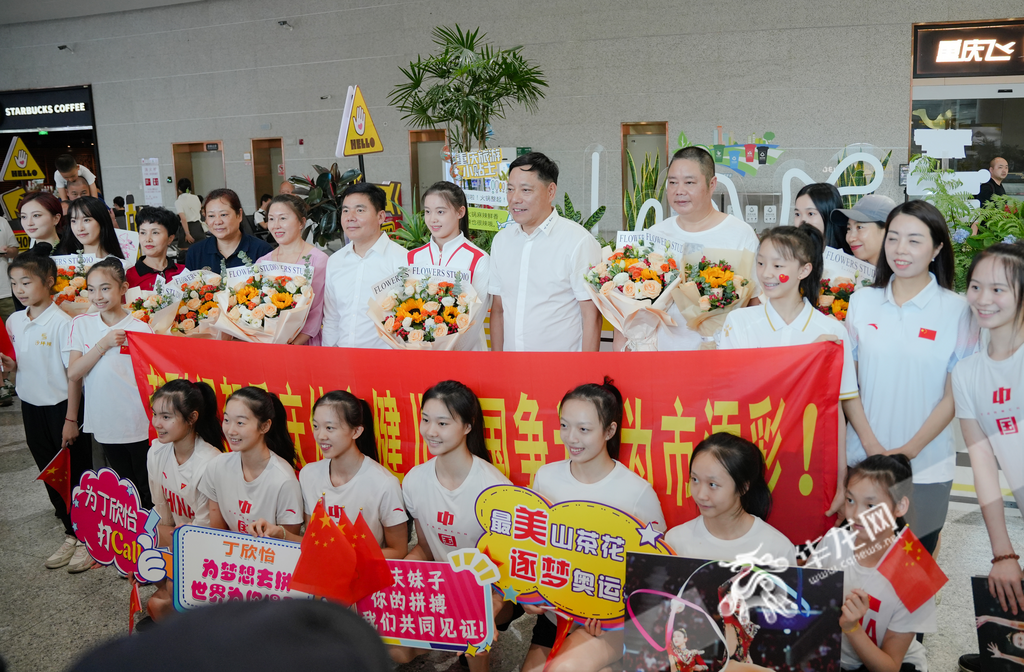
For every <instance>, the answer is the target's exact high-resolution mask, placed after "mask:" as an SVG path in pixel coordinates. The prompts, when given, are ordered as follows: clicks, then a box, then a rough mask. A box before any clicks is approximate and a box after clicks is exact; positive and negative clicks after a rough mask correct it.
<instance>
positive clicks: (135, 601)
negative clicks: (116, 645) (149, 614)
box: [128, 581, 142, 635]
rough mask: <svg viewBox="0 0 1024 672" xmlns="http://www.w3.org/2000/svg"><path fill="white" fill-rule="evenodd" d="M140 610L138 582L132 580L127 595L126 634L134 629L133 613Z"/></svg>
mask: <svg viewBox="0 0 1024 672" xmlns="http://www.w3.org/2000/svg"><path fill="white" fill-rule="evenodd" d="M140 611H142V601H141V600H139V584H137V583H135V581H132V593H131V595H130V596H129V597H128V634H129V635H130V634H132V630H134V629H135V614H137V613H139V612H140Z"/></svg>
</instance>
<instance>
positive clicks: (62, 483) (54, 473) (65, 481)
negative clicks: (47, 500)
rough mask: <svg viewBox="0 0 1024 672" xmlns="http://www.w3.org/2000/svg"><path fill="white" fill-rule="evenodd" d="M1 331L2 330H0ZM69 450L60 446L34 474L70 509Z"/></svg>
mask: <svg viewBox="0 0 1024 672" xmlns="http://www.w3.org/2000/svg"><path fill="white" fill-rule="evenodd" d="M0 331H2V330H0ZM70 472H71V451H70V450H68V449H67V448H61V449H60V452H59V453H57V454H56V455H54V457H53V459H52V460H50V463H49V464H48V465H46V468H45V469H43V471H42V472H41V473H40V474H39V475H38V476H36V480H37V481H42V482H43V483H46V484H47V485H48V486H50V487H51V488H53V489H54V490H56V491H57V492H58V493H60V496H61V499H63V500H64V506H66V507H67V509H68V511H70V510H71V475H70Z"/></svg>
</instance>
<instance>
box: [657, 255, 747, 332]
mask: <svg viewBox="0 0 1024 672" xmlns="http://www.w3.org/2000/svg"><path fill="white" fill-rule="evenodd" d="M709 259H718V261H717V262H712V261H709ZM753 266H754V254H753V252H751V251H750V250H704V252H703V256H701V259H700V261H699V262H697V263H694V264H686V281H685V282H683V283H681V284H680V285H678V286H677V287H676V288H675V290H674V291H673V292H672V298H673V299H675V302H676V307H678V308H679V312H680V313H681V314H682V316H683V319H684V320H686V326H687V327H688V328H689V329H692V330H693V331H696V332H697V333H699V334H700V336H701V339H702V340H703V343H701V346H700V349H701V350H714V349H715V338H714V337H715V334H716V333H717V332H718V331H719V330H721V328H722V325H724V324H725V318H726V315H728V313H729V311H731V310H735V309H737V308H742V307H744V306H745V305H747V303H748V302H749V301H750V299H751V298H752V297H753V295H754V289H755V285H754V283H752V282H751V281H750V280H749V274H750V272H751V270H752V269H753Z"/></svg>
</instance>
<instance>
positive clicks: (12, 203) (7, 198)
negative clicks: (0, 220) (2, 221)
mask: <svg viewBox="0 0 1024 672" xmlns="http://www.w3.org/2000/svg"><path fill="white" fill-rule="evenodd" d="M24 195H25V190H24V189H22V188H21V187H15V188H14V189H11V190H10V191H5V192H4V193H2V194H0V202H2V203H3V208H4V215H5V216H6V217H7V219H8V220H11V221H13V220H16V219H18V205H19V204H20V203H21V197H22V196H24Z"/></svg>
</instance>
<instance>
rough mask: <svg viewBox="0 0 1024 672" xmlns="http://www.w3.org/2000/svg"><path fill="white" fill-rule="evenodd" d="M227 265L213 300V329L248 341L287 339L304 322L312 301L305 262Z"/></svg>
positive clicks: (279, 341) (308, 266)
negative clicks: (215, 314) (216, 310)
mask: <svg viewBox="0 0 1024 672" xmlns="http://www.w3.org/2000/svg"><path fill="white" fill-rule="evenodd" d="M243 260H244V261H245V262H246V265H245V266H241V267H238V268H231V269H227V271H226V274H225V282H226V286H225V287H224V288H223V289H222V290H221V291H219V292H218V293H217V294H216V296H215V297H214V300H215V301H216V302H217V305H218V306H219V308H220V314H219V315H218V317H217V322H216V325H215V327H214V328H215V329H217V330H218V331H220V332H221V333H223V334H227V335H229V336H233V337H234V338H237V339H238V340H240V341H248V342H250V343H276V344H285V343H290V342H291V340H292V339H294V338H295V337H296V336H297V335H298V334H299V332H300V331H302V327H303V325H305V323H306V316H307V315H308V314H309V308H310V306H311V304H312V302H313V287H312V283H311V281H312V278H313V269H312V267H311V266H310V264H309V259H308V258H307V260H306V264H305V265H301V264H282V263H279V262H276V261H261V262H258V263H256V264H252V263H251V261H250V260H249V259H248V257H244V256H243Z"/></svg>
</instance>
